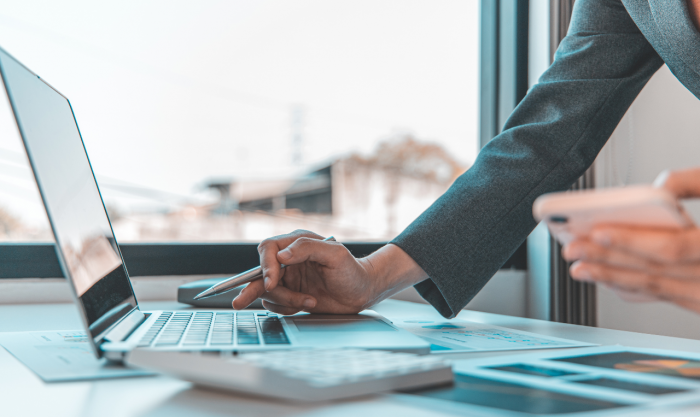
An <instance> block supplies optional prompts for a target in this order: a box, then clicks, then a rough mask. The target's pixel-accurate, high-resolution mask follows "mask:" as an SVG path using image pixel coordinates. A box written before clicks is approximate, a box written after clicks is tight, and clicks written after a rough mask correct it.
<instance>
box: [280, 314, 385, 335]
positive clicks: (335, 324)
mask: <svg viewBox="0 0 700 417" xmlns="http://www.w3.org/2000/svg"><path fill="white" fill-rule="evenodd" d="M292 321H293V322H294V325H295V326H296V327H297V329H298V330H299V331H300V332H302V333H306V332H393V331H396V330H395V329H394V328H393V327H391V326H389V325H388V324H386V323H384V322H383V321H381V320H377V319H375V318H370V317H363V316H359V317H358V318H343V319H330V318H329V319H326V318H323V319H321V318H311V317H309V318H306V317H303V316H302V317H299V318H293V319H292Z"/></svg>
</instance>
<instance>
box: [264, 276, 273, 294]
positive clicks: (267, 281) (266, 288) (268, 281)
mask: <svg viewBox="0 0 700 417" xmlns="http://www.w3.org/2000/svg"><path fill="white" fill-rule="evenodd" d="M271 283H272V281H271V280H270V278H267V277H266V278H265V291H269V290H270V285H271Z"/></svg>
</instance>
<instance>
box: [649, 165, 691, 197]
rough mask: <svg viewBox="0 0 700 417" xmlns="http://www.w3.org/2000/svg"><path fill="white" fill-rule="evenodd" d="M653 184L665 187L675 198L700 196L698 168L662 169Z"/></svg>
mask: <svg viewBox="0 0 700 417" xmlns="http://www.w3.org/2000/svg"><path fill="white" fill-rule="evenodd" d="M654 185H655V186H657V187H662V188H665V189H666V190H668V191H670V192H671V193H672V194H673V195H675V196H676V198H691V197H700V168H692V169H685V170H681V171H664V172H662V173H661V174H659V176H658V177H656V180H655V181H654Z"/></svg>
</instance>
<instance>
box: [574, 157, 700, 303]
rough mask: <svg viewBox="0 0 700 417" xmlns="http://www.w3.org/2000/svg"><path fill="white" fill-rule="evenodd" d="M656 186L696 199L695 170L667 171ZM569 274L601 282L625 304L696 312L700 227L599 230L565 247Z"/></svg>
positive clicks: (699, 180)
mask: <svg viewBox="0 0 700 417" xmlns="http://www.w3.org/2000/svg"><path fill="white" fill-rule="evenodd" d="M655 184H656V185H658V186H661V187H664V188H666V189H668V190H669V191H671V193H673V194H674V195H675V196H677V197H678V198H688V197H698V196H700V169H691V170H685V171H675V172H666V173H663V174H661V175H660V176H659V178H658V179H657V181H656V182H655ZM562 254H563V256H564V258H565V259H566V260H568V261H575V262H574V264H573V265H572V266H571V269H570V271H571V276H572V277H573V278H574V279H576V280H579V281H584V282H597V283H602V284H605V285H607V286H609V287H611V288H612V289H613V290H615V291H616V292H618V294H620V295H621V297H622V298H624V299H628V300H630V301H650V300H666V301H670V302H672V303H675V304H677V305H679V306H681V307H684V308H687V309H690V310H693V311H696V312H698V313H700V229H698V228H697V227H692V228H687V229H679V230H674V229H652V228H643V227H617V226H600V227H597V228H595V229H594V230H593V231H592V232H591V234H590V235H589V236H588V238H585V239H577V240H574V241H572V242H571V243H569V244H568V245H566V246H564V248H563V249H562Z"/></svg>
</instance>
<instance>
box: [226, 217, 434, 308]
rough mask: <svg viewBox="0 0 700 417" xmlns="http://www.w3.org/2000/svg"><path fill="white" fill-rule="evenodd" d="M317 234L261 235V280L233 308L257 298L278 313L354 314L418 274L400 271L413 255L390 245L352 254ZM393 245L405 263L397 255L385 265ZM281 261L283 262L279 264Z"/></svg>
mask: <svg viewBox="0 0 700 417" xmlns="http://www.w3.org/2000/svg"><path fill="white" fill-rule="evenodd" d="M322 239H323V238H322V237H321V236H319V235H317V234H315V233H313V232H309V231H305V230H297V231H295V232H293V233H290V234H287V235H281V236H276V237H273V238H270V239H266V240H264V241H263V242H262V243H261V244H260V245H259V246H258V252H259V253H260V264H261V266H262V269H263V279H262V280H258V281H254V282H251V283H250V284H248V286H247V287H246V288H244V289H243V291H241V293H240V294H239V295H238V297H236V298H235V299H234V300H233V303H232V305H233V308H235V309H237V310H240V309H243V308H245V307H247V306H248V305H250V303H252V302H253V301H255V299H257V298H262V299H263V306H264V307H265V308H266V309H268V310H270V311H273V312H275V313H279V314H294V313H297V312H299V311H307V312H314V313H330V314H354V313H358V312H360V311H362V310H364V309H366V308H368V307H369V306H371V305H373V304H375V303H377V302H379V301H381V300H382V299H384V298H386V297H388V296H389V295H391V294H393V293H395V292H397V291H400V290H401V289H403V288H405V287H407V286H408V285H411V283H415V282H412V281H410V279H412V278H414V277H415V279H418V278H420V274H418V275H416V274H415V273H414V274H413V275H411V274H405V273H403V274H402V272H404V270H405V269H406V268H407V266H409V265H410V262H413V260H412V259H411V258H410V257H408V255H406V254H405V253H404V252H403V251H401V249H399V248H398V247H396V246H394V245H387V246H385V247H384V248H382V249H380V250H379V251H377V252H375V253H374V254H372V255H370V256H368V257H366V258H362V259H356V258H355V257H354V256H353V255H352V254H351V253H350V252H349V251H348V250H347V248H345V246H343V245H342V244H341V243H338V242H323V241H322ZM387 247H388V248H387ZM397 250H398V251H400V252H401V253H402V254H403V255H405V257H407V258H408V259H409V260H410V262H406V260H405V259H403V261H404V263H403V264H402V265H403V266H398V267H396V268H386V266H388V265H389V264H390V263H391V260H392V259H396V257H395V256H394V257H393V258H392V256H390V255H392V254H393V255H396V251H397ZM282 263H283V264H285V265H287V267H286V268H284V269H282V268H280V264H282ZM413 264H414V265H415V262H413ZM415 266H417V265H415ZM418 269H420V268H418ZM388 271H391V273H388ZM420 271H421V272H422V270H420ZM414 272H415V271H414ZM426 278H427V276H426ZM402 279H404V280H402ZM423 279H425V278H423ZM404 281H405V282H404ZM416 282H419V281H416Z"/></svg>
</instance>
